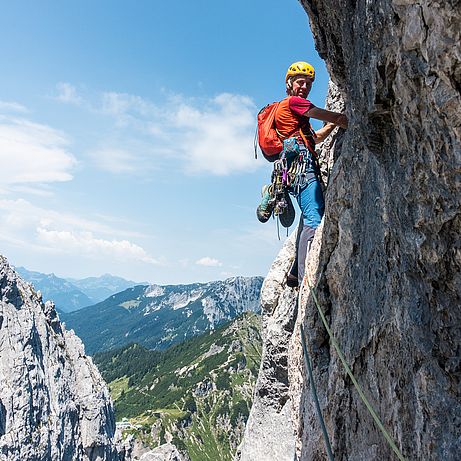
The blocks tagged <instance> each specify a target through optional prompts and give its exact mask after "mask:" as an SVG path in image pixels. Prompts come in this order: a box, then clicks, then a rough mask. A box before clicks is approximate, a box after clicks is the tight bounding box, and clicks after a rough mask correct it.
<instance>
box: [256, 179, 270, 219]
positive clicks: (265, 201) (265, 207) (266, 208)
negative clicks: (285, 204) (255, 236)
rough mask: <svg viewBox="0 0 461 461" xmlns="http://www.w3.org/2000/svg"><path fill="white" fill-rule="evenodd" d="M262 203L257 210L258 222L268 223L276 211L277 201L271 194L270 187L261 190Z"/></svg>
mask: <svg viewBox="0 0 461 461" xmlns="http://www.w3.org/2000/svg"><path fill="white" fill-rule="evenodd" d="M261 195H262V199H261V203H260V204H259V205H258V208H256V216H257V217H258V220H259V221H260V222H262V223H264V222H267V221H268V220H269V218H270V217H271V215H272V211H273V210H274V205H275V201H274V198H273V197H272V195H271V193H270V185H269V186H267V185H266V186H263V188H262V190H261Z"/></svg>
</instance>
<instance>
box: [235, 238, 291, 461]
mask: <svg viewBox="0 0 461 461" xmlns="http://www.w3.org/2000/svg"><path fill="white" fill-rule="evenodd" d="M294 245H295V235H292V236H291V237H290V238H289V239H288V240H287V242H286V243H285V245H284V247H283V248H282V250H281V252H280V254H279V255H278V257H277V259H276V260H275V261H274V263H273V264H272V267H271V269H270V271H269V275H268V276H267V277H266V279H265V280H264V284H263V287H262V290H261V306H262V310H263V344H264V347H263V352H262V358H261V367H260V371H259V375H258V380H257V383H256V386H255V391H254V397H253V399H254V400H253V406H252V408H251V412H250V417H249V419H248V421H247V424H246V428H245V434H244V438H243V441H242V444H241V445H240V447H239V449H238V450H237V454H236V456H235V460H236V461H265V460H267V461H269V460H277V461H293V457H294V453H295V451H294V450H295V433H294V431H293V421H292V411H291V410H292V408H291V402H290V399H289V385H288V368H287V354H288V347H289V344H290V340H291V336H292V333H293V326H294V321H295V319H296V312H297V303H296V293H295V292H294V291H293V290H292V289H290V288H288V287H286V286H284V285H285V280H286V274H287V272H288V270H289V268H290V265H291V261H292V259H293V256H294Z"/></svg>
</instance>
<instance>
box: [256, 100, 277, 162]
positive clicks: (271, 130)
mask: <svg viewBox="0 0 461 461" xmlns="http://www.w3.org/2000/svg"><path fill="white" fill-rule="evenodd" d="M279 104H280V102H273V103H272V104H268V105H267V106H266V107H263V108H262V109H261V110H260V111H259V114H258V131H257V139H258V144H259V147H260V148H261V152H262V153H263V155H264V158H265V159H266V160H269V162H275V160H277V159H278V155H279V154H280V152H282V149H283V144H282V141H281V140H280V138H279V136H278V134H277V130H276V129H275V112H276V110H277V107H278V106H279ZM255 141H256V139H255ZM255 157H256V142H255Z"/></svg>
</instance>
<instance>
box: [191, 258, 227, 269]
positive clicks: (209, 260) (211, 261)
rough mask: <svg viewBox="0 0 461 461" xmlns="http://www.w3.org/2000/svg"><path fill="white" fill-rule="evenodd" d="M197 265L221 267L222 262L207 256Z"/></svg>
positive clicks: (197, 262)
mask: <svg viewBox="0 0 461 461" xmlns="http://www.w3.org/2000/svg"><path fill="white" fill-rule="evenodd" d="M195 264H197V265H199V266H207V267H221V266H222V262H221V261H219V260H217V259H215V258H210V257H209V256H205V257H203V258H201V259H199V260H198V261H196V262H195Z"/></svg>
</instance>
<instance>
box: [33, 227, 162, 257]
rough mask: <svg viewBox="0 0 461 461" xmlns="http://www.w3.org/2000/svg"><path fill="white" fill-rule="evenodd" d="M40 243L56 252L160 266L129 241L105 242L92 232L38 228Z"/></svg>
mask: <svg viewBox="0 0 461 461" xmlns="http://www.w3.org/2000/svg"><path fill="white" fill-rule="evenodd" d="M37 236H38V240H39V241H40V242H43V243H45V244H48V245H50V246H51V247H52V248H54V249H55V250H56V251H61V252H64V253H73V254H80V255H81V254H83V255H88V256H90V257H93V258H106V257H112V258H114V259H117V260H137V261H142V262H145V263H149V264H159V262H158V261H156V260H155V259H154V258H152V257H151V256H149V255H148V254H147V252H146V251H145V250H144V249H143V248H141V247H140V246H139V245H136V244H134V243H132V242H129V241H128V240H105V239H101V238H96V237H95V236H94V235H93V233H92V232H86V231H80V232H74V231H59V230H50V229H45V228H43V227H38V228H37Z"/></svg>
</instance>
